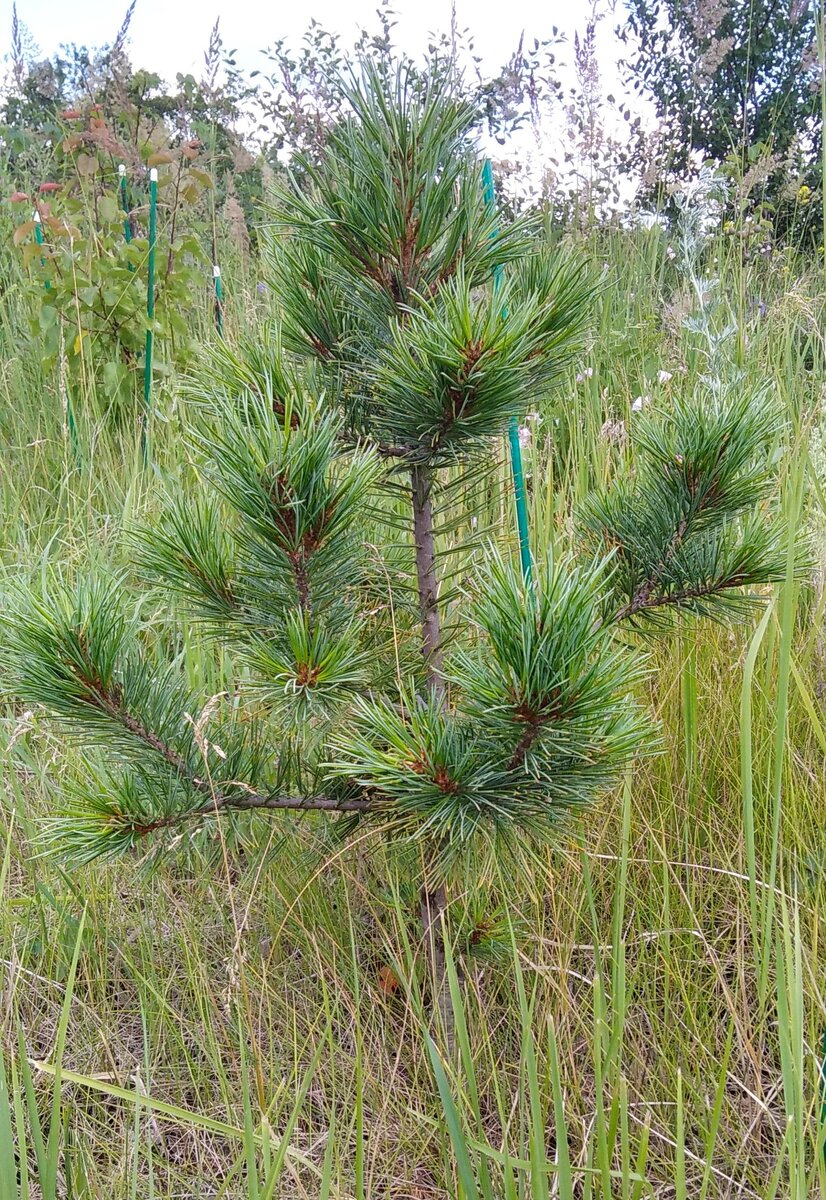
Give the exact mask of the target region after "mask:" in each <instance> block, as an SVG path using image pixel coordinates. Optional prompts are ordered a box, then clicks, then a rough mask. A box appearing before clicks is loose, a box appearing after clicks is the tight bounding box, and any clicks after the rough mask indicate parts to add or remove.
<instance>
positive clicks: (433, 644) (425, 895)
mask: <svg viewBox="0 0 826 1200" xmlns="http://www.w3.org/2000/svg"><path fill="white" fill-rule="evenodd" d="M410 482H411V490H412V499H413V537H414V540H415V543H416V579H417V583H418V588H419V611H420V613H421V620H422V655H423V657H424V662H425V671H426V674H427V683H428V687H429V688H430V691H431V694H432V695H433V697H434V698H435V699H436V700H437V701H438V702H439V703H444V698H445V682H444V676H443V674H442V669H443V665H444V655H443V653H442V639H441V629H440V625H439V596H438V589H437V581H436V547H435V542H434V536H433V505H432V502H431V491H432V487H433V476H432V473H431V471H430V469H429V468H427V467H424V466H414V467H411V470H410ZM428 868H429V864H428V863H425V881H424V883H423V884H422V889H421V892H420V893H419V919H420V922H421V929H422V937H423V942H424V951H425V957H426V961H427V965H428V967H429V973H430V980H431V986H432V988H433V1016H434V1017H435V1016H436V1015H437V1014H438V1017H439V1021H440V1024H441V1027H442V1031H443V1034H444V1039H445V1045H446V1047H447V1049H448V1052H449V1053H452V1052H453V1047H454V1045H455V1041H456V1021H455V1017H454V1015H453V1003H452V1001H451V997H450V985H449V983H448V978H447V971H446V969H445V947H444V922H443V914H444V911H445V908H446V907H447V895H446V893H445V887H444V884H438V885H431V884H430V883H429V881H428V878H427V875H428Z"/></svg>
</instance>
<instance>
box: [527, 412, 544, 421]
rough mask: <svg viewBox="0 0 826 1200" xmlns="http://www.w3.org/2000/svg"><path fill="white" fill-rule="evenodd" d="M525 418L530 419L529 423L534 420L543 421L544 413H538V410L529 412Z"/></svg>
mask: <svg viewBox="0 0 826 1200" xmlns="http://www.w3.org/2000/svg"><path fill="white" fill-rule="evenodd" d="M525 420H526V421H528V422H529V423H533V422H534V421H541V420H542V414H541V413H538V412H529V413H527V414H526V415H525Z"/></svg>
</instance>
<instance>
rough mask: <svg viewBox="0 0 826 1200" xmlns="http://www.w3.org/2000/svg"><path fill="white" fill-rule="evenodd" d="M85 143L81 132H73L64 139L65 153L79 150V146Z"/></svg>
mask: <svg viewBox="0 0 826 1200" xmlns="http://www.w3.org/2000/svg"><path fill="white" fill-rule="evenodd" d="M82 145H83V138H82V137H81V135H80V134H79V133H71V134H69V136H68V137H67V138H64V139H63V153H64V154H71V153H72V152H73V151H75V150H77V148H78V146H82Z"/></svg>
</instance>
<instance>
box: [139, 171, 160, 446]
mask: <svg viewBox="0 0 826 1200" xmlns="http://www.w3.org/2000/svg"><path fill="white" fill-rule="evenodd" d="M157 210H158V168H157V167H152V168H151V170H150V172H149V258H148V263H147V272H146V319H147V322H148V326H147V330H146V349H145V351H144V356H143V424H142V428H141V449H142V451H143V459H144V462H146V460H147V457H148V454H149V441H148V427H149V417H150V415H151V412H152V339H153V330H152V323H153V321H154V319H155V238H156V234H157Z"/></svg>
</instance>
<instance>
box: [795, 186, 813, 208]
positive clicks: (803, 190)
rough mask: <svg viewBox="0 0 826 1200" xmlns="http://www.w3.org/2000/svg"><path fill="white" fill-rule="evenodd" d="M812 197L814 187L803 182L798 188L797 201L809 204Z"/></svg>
mask: <svg viewBox="0 0 826 1200" xmlns="http://www.w3.org/2000/svg"><path fill="white" fill-rule="evenodd" d="M811 198H812V189H811V188H810V187H808V186H807V185H806V184H805V183H803V184H801V185H800V187H799V188H798V189H797V203H798V204H808V203H809V201H810V200H811Z"/></svg>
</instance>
